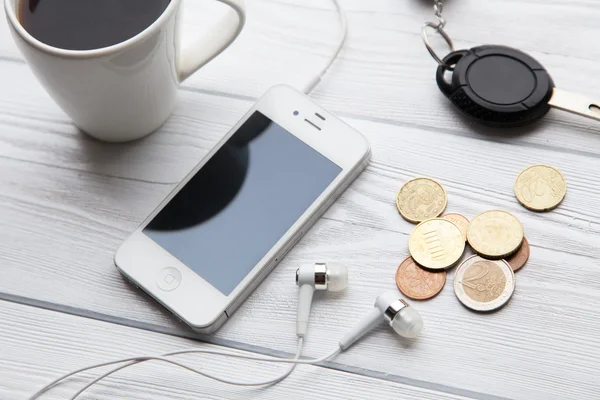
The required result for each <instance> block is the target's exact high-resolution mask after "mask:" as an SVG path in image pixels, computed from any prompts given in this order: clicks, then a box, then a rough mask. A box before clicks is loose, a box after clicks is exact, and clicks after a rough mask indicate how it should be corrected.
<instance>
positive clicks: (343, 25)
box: [303, 0, 348, 94]
mask: <svg viewBox="0 0 600 400" xmlns="http://www.w3.org/2000/svg"><path fill="white" fill-rule="evenodd" d="M332 1H333V3H334V4H335V8H336V10H337V12H338V17H339V20H340V32H341V36H340V39H339V42H338V45H337V46H336V48H335V50H334V51H333V53H332V54H331V56H330V57H329V60H328V61H327V64H325V67H324V68H323V69H322V70H321V72H319V74H318V75H316V76H315V77H314V78H313V79H311V80H310V81H309V82H308V83H307V84H306V85H305V86H304V89H303V92H304V93H306V94H309V93H310V92H312V91H313V89H314V88H315V87H316V86H317V85H318V84H319V82H321V79H322V78H323V76H325V74H326V73H327V71H329V68H331V66H332V65H333V63H334V62H335V60H336V59H337V58H338V56H339V55H340V53H341V51H342V48H343V47H344V44H346V38H347V37H348V20H347V18H346V13H345V12H344V10H343V9H342V6H341V5H340V2H339V0H332Z"/></svg>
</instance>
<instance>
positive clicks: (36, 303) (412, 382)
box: [0, 292, 511, 400]
mask: <svg viewBox="0 0 600 400" xmlns="http://www.w3.org/2000/svg"><path fill="white" fill-rule="evenodd" d="M0 300H4V301H7V302H11V303H15V304H19V305H23V306H28V307H35V308H39V309H43V310H48V311H54V312H60V313H63V314H68V315H73V316H76V317H82V318H88V319H92V320H95V321H101V322H106V323H112V324H116V325H121V326H126V327H129V328H133V329H141V330H144V331H149V332H154V333H159V334H165V335H169V336H176V337H181V338H184V339H192V340H198V341H201V342H205V343H208V344H213V345H217V346H222V347H227V348H231V349H235V350H241V351H247V352H252V353H256V354H262V355H270V356H276V357H292V356H293V354H292V353H288V352H284V351H280V350H274V349H269V348H265V347H262V346H254V345H249V344H245V343H241V342H236V341H233V340H228V339H222V338H215V337H212V336H208V335H202V334H196V333H194V332H192V331H185V332H182V331H177V330H175V329H170V328H168V327H163V326H160V325H155V324H149V323H145V322H139V321H133V320H130V319H128V318H122V317H116V316H111V315H107V314H102V313H97V312H93V311H88V310H84V309H81V308H77V307H70V306H64V305H60V304H56V303H50V302H46V301H41V300H35V299H30V298H26V297H23V296H17V295H12V294H8V293H2V292H0ZM314 365H315V366H317V367H321V368H327V369H330V370H332V371H338V372H344V373H348V374H352V375H359V376H364V377H367V378H372V379H377V380H382V381H389V382H393V383H398V384H402V385H406V386H412V387H415V388H419V389H424V390H430V391H434V392H441V393H444V394H448V395H454V396H462V397H468V398H472V399H480V400H511V399H510V398H508V397H502V396H496V395H492V394H486V393H480V392H475V391H471V390H468V389H461V388H457V387H453V386H448V385H443V384H438V383H432V382H427V381H422V380H418V379H413V378H408V377H404V376H401V375H394V374H388V373H384V372H379V371H374V370H371V369H365V368H360V367H353V366H350V365H344V364H340V363H336V362H331V361H329V362H323V363H318V364H314Z"/></svg>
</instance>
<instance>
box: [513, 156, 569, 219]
mask: <svg viewBox="0 0 600 400" xmlns="http://www.w3.org/2000/svg"><path fill="white" fill-rule="evenodd" d="M566 194H567V181H566V180H565V177H564V176H563V174H561V172H560V171H559V170H557V169H556V168H553V167H550V166H548V165H533V166H531V167H529V168H527V169H526V170H525V171H523V172H521V173H520V174H519V176H518V177H517V180H516V181H515V195H516V196H517V200H519V202H520V203H521V204H522V205H523V206H524V207H525V208H528V209H529V210H532V211H550V210H552V209H553V208H556V207H557V206H558V205H559V204H560V203H561V201H563V199H564V198H565V195H566Z"/></svg>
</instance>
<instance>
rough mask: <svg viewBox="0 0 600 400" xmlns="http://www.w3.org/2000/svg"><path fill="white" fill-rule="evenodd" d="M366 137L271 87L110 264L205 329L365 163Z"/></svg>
mask: <svg viewBox="0 0 600 400" xmlns="http://www.w3.org/2000/svg"><path fill="white" fill-rule="evenodd" d="M369 156H370V148H369V144H368V142H367V141H366V139H365V138H364V137H363V136H362V135H361V134H360V133H358V132H357V131H356V130H354V129H353V128H351V127H350V126H348V125H347V124H345V123H344V122H342V121H341V120H340V119H339V118H337V117H335V116H334V115H332V114H331V113H330V112H328V111H327V110H325V109H323V108H322V107H320V106H318V105H317V104H316V103H315V102H313V101H312V100H311V99H309V98H308V97H307V96H305V95H304V94H302V93H300V92H298V91H296V90H295V89H292V88H290V87H288V86H283V85H279V86H275V87H273V88H271V89H270V90H269V91H268V92H267V93H266V94H265V95H264V96H263V97H262V98H261V99H260V100H258V102H257V103H256V104H255V105H254V106H253V107H252V108H251V109H250V111H248V113H247V114H246V115H245V116H244V117H243V118H242V120H241V121H239V122H238V123H237V124H236V125H235V126H234V127H233V128H232V129H231V131H229V133H227V134H226V135H225V137H224V138H223V139H222V140H221V141H220V142H219V143H218V144H217V145H216V146H215V147H214V148H213V149H212V150H211V151H210V152H209V153H208V154H207V155H206V157H204V159H203V160H202V161H201V162H200V163H199V164H198V165H197V166H196V167H195V168H194V169H193V170H192V171H191V172H190V173H189V174H188V176H186V177H185V179H184V180H183V181H182V182H181V183H180V184H179V185H178V186H177V188H175V190H173V192H172V193H171V194H169V196H168V197H167V198H166V199H165V200H164V201H163V202H162V204H160V206H159V207H158V208H157V209H156V210H155V211H154V212H152V214H151V215H150V216H149V217H148V218H147V219H146V220H145V221H144V222H143V223H142V224H141V225H140V227H139V228H138V229H137V230H136V231H135V232H134V233H133V234H132V235H131V236H130V237H129V238H128V239H127V240H126V241H125V242H124V243H123V245H122V246H121V247H120V248H119V250H118V251H117V253H116V255H115V265H116V266H117V268H118V269H119V271H121V273H122V274H123V275H124V276H125V277H126V278H128V279H129V280H130V281H132V282H133V283H134V284H135V285H136V286H138V287H139V288H141V289H142V290H144V291H145V292H147V293H148V294H150V296H152V297H153V298H154V299H156V300H157V301H158V302H159V303H161V304H162V305H163V306H165V307H166V308H167V309H169V310H170V311H171V312H172V313H173V314H175V315H176V316H177V317H179V318H180V319H181V320H182V321H183V322H184V323H186V324H187V325H189V326H190V327H191V328H192V329H194V330H195V331H198V332H201V333H211V332H214V331H215V330H216V329H218V328H219V327H220V326H221V325H222V324H223V322H225V321H226V320H227V318H228V317H230V316H231V315H232V313H233V312H234V311H235V309H236V308H237V307H238V306H239V305H240V304H241V303H242V302H243V301H244V300H245V299H246V297H248V295H249V294H250V293H252V291H253V290H254V289H255V288H256V287H257V286H258V284H259V283H260V282H261V281H262V280H263V279H264V278H265V277H266V276H267V274H268V273H269V272H270V271H271V270H272V269H273V267H275V265H276V264H277V262H278V261H280V260H281V258H282V257H283V256H284V255H285V254H286V253H287V251H288V250H290V248H291V247H292V246H293V245H294V244H296V242H298V240H299V239H300V238H301V237H302V235H303V234H304V233H305V232H306V231H307V229H308V228H309V227H310V226H311V225H312V224H313V223H314V222H315V221H316V220H317V219H318V218H319V216H320V215H321V214H322V213H323V212H324V211H325V210H326V209H327V208H328V207H329V206H330V205H331V204H332V203H333V201H334V200H335V199H336V198H337V197H338V196H339V195H340V194H341V193H342V192H343V191H344V189H346V188H347V187H348V185H349V184H350V183H351V182H352V181H353V180H354V178H356V177H357V176H358V174H359V173H360V172H361V171H362V170H363V169H364V168H365V166H366V165H367V163H368V160H369Z"/></svg>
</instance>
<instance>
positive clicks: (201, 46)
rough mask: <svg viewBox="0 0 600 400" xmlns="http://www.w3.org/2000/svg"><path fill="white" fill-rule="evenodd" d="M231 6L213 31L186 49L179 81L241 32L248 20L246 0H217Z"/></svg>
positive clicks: (181, 62) (180, 63) (222, 48)
mask: <svg viewBox="0 0 600 400" xmlns="http://www.w3.org/2000/svg"><path fill="white" fill-rule="evenodd" d="M217 1H220V2H221V3H224V4H226V5H228V6H229V7H231V9H229V10H227V14H226V15H225V16H224V17H223V19H221V21H219V23H218V24H217V26H216V27H215V28H214V29H213V30H212V32H211V33H210V34H209V35H208V36H205V37H203V38H200V39H198V40H197V41H196V42H194V43H193V44H192V45H191V46H189V48H186V49H184V50H183V51H182V52H181V54H180V56H179V62H178V63H177V65H178V68H177V70H178V71H177V74H178V77H179V82H183V81H184V80H186V79H187V78H189V76H190V75H192V74H193V73H194V72H196V71H197V70H198V69H199V68H200V67H202V66H203V65H204V64H206V63H207V62H209V61H210V60H212V59H213V58H215V57H216V56H218V55H219V54H220V53H221V52H222V51H223V50H225V49H226V48H227V47H228V46H229V45H230V44H231V43H232V42H233V41H234V40H235V39H236V38H237V37H238V35H239V34H240V32H241V31H242V28H243V27H244V23H245V22H246V10H245V8H244V0H217Z"/></svg>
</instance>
